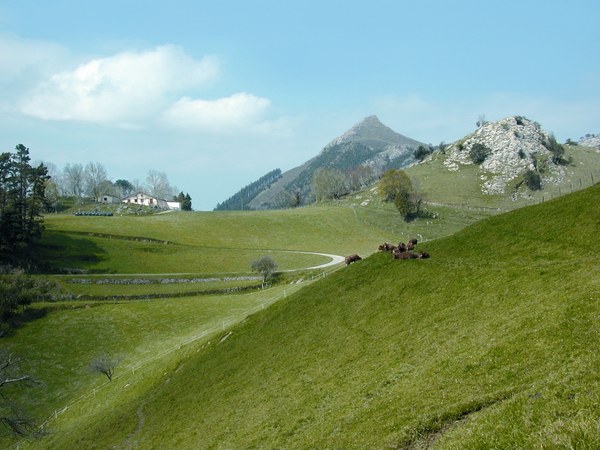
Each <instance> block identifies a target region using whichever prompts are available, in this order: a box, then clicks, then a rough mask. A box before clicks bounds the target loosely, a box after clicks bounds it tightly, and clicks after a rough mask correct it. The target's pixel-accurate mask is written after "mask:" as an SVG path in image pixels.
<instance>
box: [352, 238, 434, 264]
mask: <svg viewBox="0 0 600 450" xmlns="http://www.w3.org/2000/svg"><path fill="white" fill-rule="evenodd" d="M416 245H417V240H416V239H411V240H410V241H408V244H405V243H404V242H400V243H399V244H398V245H393V244H388V243H387V242H384V243H383V244H381V245H380V246H379V251H380V252H390V253H391V254H392V258H394V259H427V258H429V253H427V252H415V251H413V250H414V249H415V247H416ZM361 259H362V258H361V257H360V256H358V255H357V254H352V255H349V256H346V265H347V266H349V265H350V264H352V263H353V262H356V261H360V260H361Z"/></svg>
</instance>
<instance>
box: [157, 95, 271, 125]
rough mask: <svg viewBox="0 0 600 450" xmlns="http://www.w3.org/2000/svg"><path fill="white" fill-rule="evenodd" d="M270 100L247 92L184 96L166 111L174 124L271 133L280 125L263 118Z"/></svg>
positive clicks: (166, 117) (167, 117)
mask: <svg viewBox="0 0 600 450" xmlns="http://www.w3.org/2000/svg"><path fill="white" fill-rule="evenodd" d="M270 105H271V102H270V100H268V99H266V98H263V97H257V96H255V95H252V94H248V93H246V92H240V93H237V94H233V95H231V96H229V97H223V98H219V99H216V100H202V99H195V100H194V99H191V98H190V97H182V98H181V99H180V100H179V101H177V102H176V103H175V104H174V105H172V106H171V107H170V108H169V109H168V110H166V111H165V113H164V115H163V119H164V122H165V123H166V124H168V125H169V126H172V127H177V128H185V129H189V130H200V131H210V132H216V133H222V132H235V131H240V130H243V131H256V132H259V133H269V132H270V131H273V130H274V129H275V128H277V124H276V123H275V122H270V121H267V120H265V119H264V116H265V113H266V112H267V110H268V108H269V106H270Z"/></svg>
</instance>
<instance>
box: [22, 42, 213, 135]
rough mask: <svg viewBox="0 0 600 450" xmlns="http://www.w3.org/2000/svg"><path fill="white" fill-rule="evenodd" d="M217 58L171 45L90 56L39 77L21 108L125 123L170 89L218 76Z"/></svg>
mask: <svg viewBox="0 0 600 450" xmlns="http://www.w3.org/2000/svg"><path fill="white" fill-rule="evenodd" d="M218 73H219V64H218V61H217V60H216V59H215V58H213V57H204V58H202V59H201V60H196V59H194V58H192V57H190V56H189V55H187V54H186V53H185V52H184V51H183V50H182V49H181V48H179V47H176V46H171V45H166V46H161V47H156V48H154V49H152V50H146V51H143V52H138V53H134V52H123V53H118V54H116V55H114V56H110V57H106V58H98V59H92V60H90V61H88V62H86V63H84V64H81V65H79V66H78V67H76V68H75V69H73V70H66V71H62V72H58V73H55V74H54V75H52V76H50V77H49V79H47V80H45V81H43V82H41V83H39V84H38V85H37V87H36V88H35V89H34V90H33V91H32V92H30V93H29V94H28V95H27V96H26V98H25V99H24V100H23V102H22V103H21V111H22V112H23V113H25V114H27V115H30V116H34V117H37V118H40V119H45V120H71V121H83V122H96V123H102V124H114V125H123V124H128V123H131V122H134V123H135V122H139V121H143V120H147V119H148V118H151V117H152V116H153V115H155V114H157V113H158V112H159V111H160V110H161V109H163V108H164V107H165V105H166V104H167V102H168V101H169V97H170V96H171V95H172V94H173V93H177V92H181V91H184V90H185V89H193V88H198V87H203V86H205V85H207V84H208V83H209V82H210V81H213V80H214V79H216V77H217V75H218Z"/></svg>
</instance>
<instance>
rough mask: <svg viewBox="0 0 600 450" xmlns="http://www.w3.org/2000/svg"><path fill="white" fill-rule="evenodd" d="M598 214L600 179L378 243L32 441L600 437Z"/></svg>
mask: <svg viewBox="0 0 600 450" xmlns="http://www.w3.org/2000/svg"><path fill="white" fill-rule="evenodd" d="M599 230H600V185H596V186H594V187H592V188H590V189H587V190H584V191H581V192H577V193H575V194H572V195H569V196H566V197H564V198H561V199H558V200H555V201H550V202H545V203H542V204H539V205H536V206H533V207H529V208H523V209H519V210H516V211H513V212H511V213H508V214H503V215H499V216H495V217H492V218H489V219H486V220H483V221H481V222H478V223H477V224H475V225H472V226H470V227H467V228H465V229H464V230H463V231H461V232H459V233H457V234H456V235H454V236H451V237H449V238H445V239H440V240H438V241H434V242H429V243H426V244H422V245H421V249H422V250H427V251H428V252H429V253H430V254H431V256H432V257H431V259H430V260H412V261H394V260H392V259H391V257H390V255H389V254H382V253H377V254H375V255H373V256H371V257H370V258H368V259H366V260H363V261H360V262H358V263H355V264H353V265H351V266H349V267H348V268H344V269H342V270H340V271H338V272H336V273H334V274H333V275H331V276H329V277H327V278H325V279H323V280H321V281H317V282H314V283H313V284H311V285H309V286H307V287H305V288H303V289H302V290H300V291H299V292H298V293H296V294H294V295H291V296H288V297H287V298H285V299H283V300H281V301H279V302H277V303H275V304H274V305H273V306H271V307H270V308H268V309H265V310H264V311H262V312H259V313H257V314H255V315H253V316H251V317H250V318H248V319H246V320H245V321H244V322H243V323H241V324H240V325H238V326H235V327H234V328H233V329H232V330H231V332H232V334H231V335H228V336H227V339H226V340H219V341H212V342H211V343H210V344H208V343H206V342H204V343H203V345H197V346H196V347H194V348H193V349H190V351H189V352H188V353H186V354H185V355H182V356H181V357H180V359H177V360H167V361H165V362H164V365H163V367H164V374H163V373H162V370H161V373H156V372H155V373H154V375H153V376H149V377H147V378H145V379H144V380H140V379H138V378H132V379H129V378H128V377H126V376H123V377H122V378H121V379H120V380H118V382H115V383H113V385H112V386H111V389H110V391H107V392H108V393H106V392H103V393H101V394H99V397H98V398H97V399H96V400H95V401H93V402H92V401H91V400H90V401H89V402H88V403H86V404H85V408H84V407H83V406H80V407H77V408H74V409H73V411H67V412H65V414H63V415H62V416H60V417H59V418H58V420H56V421H55V422H54V423H53V434H52V435H50V436H48V437H47V438H45V439H44V440H42V441H38V442H34V443H33V444H32V446H33V447H40V448H42V447H43V448H46V447H57V448H69V447H71V448H72V447H78V448H106V447H113V446H114V447H117V448H127V447H134V448H208V447H212V448H240V447H287V448H323V447H335V448H352V447H357V448H365V447H366V448H381V447H390V446H391V447H401V448H420V447H427V446H434V447H441V448H491V447H494V448H523V447H527V448H532V447H546V448H548V447H550V448H552V447H567V448H598V447H599V446H600V434H599V433H598V417H599V415H600V379H599V378H598V373H600V358H599V357H598V354H597V349H598V344H599V343H600V335H599V325H598V324H599V323H600V304H599V301H600V282H599V280H600V264H599V263H600V261H599V259H598V255H600V239H599V238H598V236H599V235H598V231H599ZM182 312H183V311H182ZM51 317H52V315H49V317H48V319H44V320H50V318H51ZM148 320H150V322H152V321H151V319H150V318H149V319H148ZM170 320H172V321H175V323H176V322H177V320H178V319H177V317H172V318H171V319H170ZM39 323H40V324H42V325H43V323H42V321H40V322H39ZM40 326H41V325H40ZM72 333H75V331H72ZM89 333H90V331H88V332H86V333H85V334H84V335H85V336H89ZM88 339H89V337H88ZM158 370H159V369H157V371H158ZM132 391H135V393H136V395H132V394H130V392H132Z"/></svg>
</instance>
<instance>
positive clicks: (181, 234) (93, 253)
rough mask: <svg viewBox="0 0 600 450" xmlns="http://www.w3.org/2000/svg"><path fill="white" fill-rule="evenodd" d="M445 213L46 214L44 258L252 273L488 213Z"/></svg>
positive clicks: (131, 269)
mask: <svg viewBox="0 0 600 450" xmlns="http://www.w3.org/2000/svg"><path fill="white" fill-rule="evenodd" d="M434 210H435V211H436V212H437V213H438V215H439V218H438V219H418V220H416V221H413V222H410V223H406V222H404V221H403V220H402V219H401V217H400V216H399V214H398V212H397V211H396V210H395V208H394V207H393V205H390V204H384V203H382V202H380V201H376V200H374V201H373V202H372V203H371V204H370V205H367V206H361V205H360V204H357V202H356V201H355V199H354V198H350V199H347V200H345V201H343V202H339V203H337V204H329V205H324V206H313V207H306V208H300V209H295V210H281V211H255V212H252V211H242V212H210V213H202V212H197V213H171V214H160V215H154V216H142V217H138V216H122V217H119V216H113V217H87V216H74V215H67V214H60V215H49V216H47V217H46V227H47V232H46V234H45V236H44V239H43V241H42V252H41V257H42V258H43V259H44V260H45V261H46V263H47V264H49V266H50V267H52V268H53V270H57V271H63V272H64V271H65V270H66V271H71V272H73V271H74V272H77V271H85V272H86V273H97V274H101V273H105V274H106V273H108V274H159V273H166V274H169V273H187V274H203V273H205V274H206V273H211V274H220V273H247V272H248V271H249V266H250V263H251V262H252V261H253V260H256V259H258V258H259V257H261V256H263V255H265V254H269V255H271V256H272V257H273V259H274V260H275V261H276V263H277V265H278V268H279V269H280V270H294V269H302V268H306V267H312V266H316V265H319V264H323V263H326V262H327V261H328V259H327V258H326V257H323V256H317V255H309V254H299V253H293V252H294V251H296V252H298V251H305V252H319V253H331V254H338V255H347V254H351V253H359V254H361V255H369V254H371V253H373V252H374V251H376V250H377V246H378V244H379V243H381V242H384V241H396V240H400V239H404V240H408V239H409V238H411V237H413V236H417V235H418V236H419V238H420V239H422V240H431V239H435V238H439V237H441V236H446V235H449V234H452V233H454V232H455V231H457V230H458V229H461V228H463V227H464V226H466V225H468V224H469V223H472V222H474V221H476V220H479V219H480V218H481V217H485V216H488V215H489V214H490V213H489V212H469V211H467V212H465V211H461V210H457V209H454V208H444V207H437V208H434Z"/></svg>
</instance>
